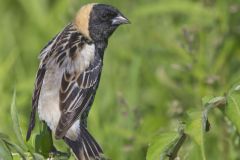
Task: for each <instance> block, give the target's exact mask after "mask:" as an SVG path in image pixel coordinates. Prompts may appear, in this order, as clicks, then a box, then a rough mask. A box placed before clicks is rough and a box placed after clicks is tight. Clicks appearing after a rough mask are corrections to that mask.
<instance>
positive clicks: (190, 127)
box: [185, 112, 206, 160]
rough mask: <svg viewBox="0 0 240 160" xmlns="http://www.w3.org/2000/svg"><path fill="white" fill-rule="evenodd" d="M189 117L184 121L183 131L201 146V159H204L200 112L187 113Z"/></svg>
mask: <svg viewBox="0 0 240 160" xmlns="http://www.w3.org/2000/svg"><path fill="white" fill-rule="evenodd" d="M188 115H189V119H188V120H187V123H186V129H185V132H186V133H187V134H188V135H189V136H190V138H192V139H193V140H194V141H195V143H197V145H198V146H199V147H200V148H201V153H202V159H203V160H206V156H205V147H204V134H203V126H202V112H192V113H189V114H188Z"/></svg>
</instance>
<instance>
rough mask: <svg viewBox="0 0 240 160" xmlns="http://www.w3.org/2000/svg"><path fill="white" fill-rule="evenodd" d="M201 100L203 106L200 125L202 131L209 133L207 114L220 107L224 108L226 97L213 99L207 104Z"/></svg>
mask: <svg viewBox="0 0 240 160" xmlns="http://www.w3.org/2000/svg"><path fill="white" fill-rule="evenodd" d="M204 99H206V98H203V100H202V101H203V105H204V110H203V113H202V125H203V130H204V131H206V132H207V131H209V129H210V123H209V121H208V113H209V111H210V110H211V109H213V108H216V107H222V106H226V103H227V100H226V97H214V98H212V99H210V100H209V101H208V102H206V101H205V100H204Z"/></svg>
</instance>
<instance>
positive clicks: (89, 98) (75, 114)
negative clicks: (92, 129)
mask: <svg viewBox="0 0 240 160" xmlns="http://www.w3.org/2000/svg"><path fill="white" fill-rule="evenodd" d="M101 69H102V61H101V59H100V58H95V59H94V61H93V62H92V63H91V64H90V66H89V67H88V68H87V69H86V70H85V71H84V72H82V73H81V74H79V75H76V74H74V73H72V74H71V73H69V72H68V71H66V72H65V73H64V75H63V77H62V82H61V89H60V94H59V96H60V110H61V111H62V114H61V118H60V120H59V123H58V126H57V129H56V132H55V135H56V137H57V138H62V137H63V136H65V134H66V132H67V131H68V129H69V128H70V127H71V126H72V124H73V123H74V122H75V121H76V120H77V119H78V118H79V117H80V116H81V114H82V113H83V112H84V111H85V110H86V109H87V107H89V105H91V103H92V102H93V99H94V96H95V92H96V89H97V86H98V82H99V78H100V74H101Z"/></svg>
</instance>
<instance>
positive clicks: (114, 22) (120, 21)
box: [112, 15, 130, 25]
mask: <svg viewBox="0 0 240 160" xmlns="http://www.w3.org/2000/svg"><path fill="white" fill-rule="evenodd" d="M120 24H130V21H129V20H128V19H127V18H126V17H124V16H122V15H118V16H117V17H115V18H113V20H112V25H120Z"/></svg>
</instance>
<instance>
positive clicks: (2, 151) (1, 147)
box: [0, 140, 12, 160]
mask: <svg viewBox="0 0 240 160" xmlns="http://www.w3.org/2000/svg"><path fill="white" fill-rule="evenodd" d="M0 157H1V158H0V159H3V160H10V159H12V154H11V152H10V150H9V148H8V147H7V145H6V144H5V143H4V141H3V140H0Z"/></svg>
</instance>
